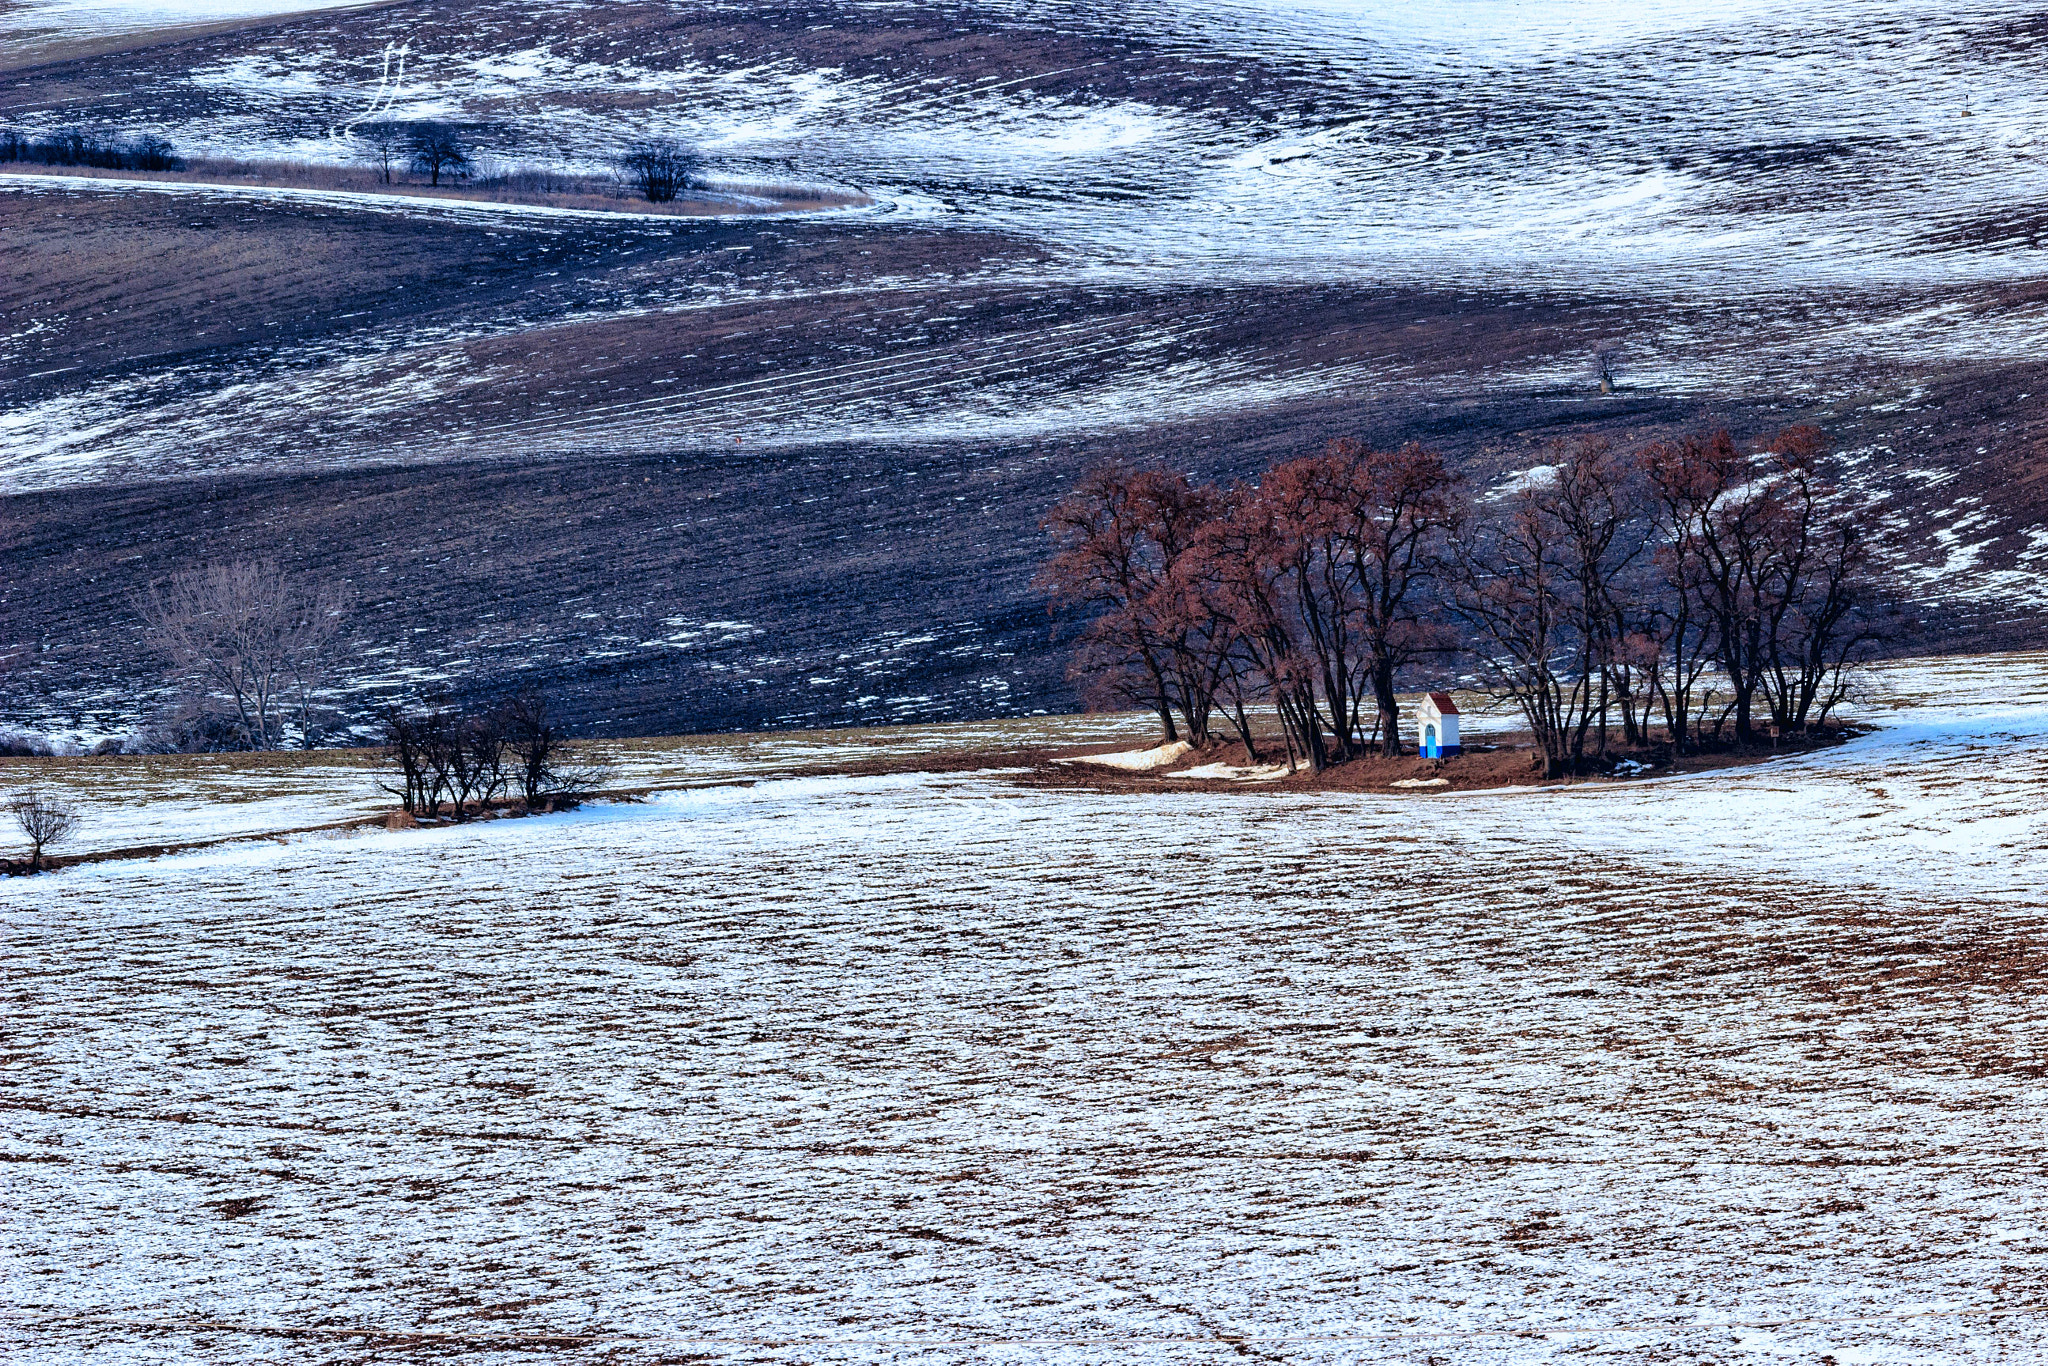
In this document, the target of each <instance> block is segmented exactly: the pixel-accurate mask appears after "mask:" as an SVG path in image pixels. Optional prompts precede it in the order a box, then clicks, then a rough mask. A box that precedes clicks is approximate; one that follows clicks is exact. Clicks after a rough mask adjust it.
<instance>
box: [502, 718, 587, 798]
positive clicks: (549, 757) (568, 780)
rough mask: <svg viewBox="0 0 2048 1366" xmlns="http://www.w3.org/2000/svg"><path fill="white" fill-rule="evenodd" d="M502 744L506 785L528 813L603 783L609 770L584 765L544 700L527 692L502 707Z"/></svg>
mask: <svg viewBox="0 0 2048 1366" xmlns="http://www.w3.org/2000/svg"><path fill="white" fill-rule="evenodd" d="M503 724H504V733H505V744H506V747H507V748H508V749H510V750H511V752H512V766H513V772H512V781H513V782H515V783H516V784H517V785H518V787H519V796H520V800H521V801H523V802H525V803H526V806H527V809H528V810H532V809H534V808H535V807H539V806H542V805H550V806H551V805H553V804H555V803H556V802H560V801H569V802H574V801H577V800H580V799H581V798H583V797H586V796H588V795H590V794H591V793H592V792H595V791H596V790H597V789H598V788H600V787H602V786H603V785H604V782H605V779H606V778H607V777H608V776H609V773H610V770H609V768H608V767H607V766H606V765H605V764H603V763H602V762H594V761H585V760H584V759H583V758H582V757H581V756H580V755H578V754H577V753H576V752H575V751H574V750H572V749H571V748H570V747H569V742H568V735H567V733H566V732H565V731H564V730H563V728H562V727H561V725H559V724H558V723H557V722H556V721H555V720H554V719H553V718H552V717H551V716H550V715H549V713H548V703H547V699H546V698H545V697H542V696H541V695H540V694H538V693H528V694H526V695H524V696H521V697H516V698H514V699H513V700H512V701H511V702H509V703H507V704H506V705H505V708H504V723H503Z"/></svg>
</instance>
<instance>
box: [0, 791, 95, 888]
mask: <svg viewBox="0 0 2048 1366" xmlns="http://www.w3.org/2000/svg"><path fill="white" fill-rule="evenodd" d="M7 814H8V815H9V816H10V817H12V818H13V820H14V825H15V828H16V829H17V830H19V831H21V837H22V838H23V839H25V840H27V841H28V846H29V854H28V863H27V866H26V867H25V868H23V869H22V870H21V871H23V872H29V873H34V872H38V871H40V870H41V869H42V868H43V866H44V865H43V850H44V849H45V848H47V847H48V846H50V845H52V844H61V843H63V842H64V841H65V840H67V839H69V838H71V835H72V832H73V831H75V830H77V829H78V812H77V810H76V809H75V808H73V807H72V806H70V805H69V804H67V803H65V802H63V801H60V800H59V799H57V798H56V797H53V796H51V795H50V794H48V793H47V792H44V791H42V790H40V789H38V788H33V787H31V788H24V789H23V790H21V791H19V792H16V793H15V794H14V795H13V796H11V797H9V798H8V799H7Z"/></svg>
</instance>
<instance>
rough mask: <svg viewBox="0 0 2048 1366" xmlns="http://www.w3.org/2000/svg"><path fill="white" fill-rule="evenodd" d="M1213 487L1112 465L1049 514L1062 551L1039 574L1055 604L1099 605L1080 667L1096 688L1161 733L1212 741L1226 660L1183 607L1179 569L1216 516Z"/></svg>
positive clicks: (1088, 630) (1158, 472)
mask: <svg viewBox="0 0 2048 1366" xmlns="http://www.w3.org/2000/svg"><path fill="white" fill-rule="evenodd" d="M1218 506H1219V504H1218V499H1217V495H1216V493H1215V491H1214V490H1213V489H1209V488H1206V487H1203V486H1200V485H1197V484H1194V483H1193V482H1191V481H1190V480H1189V479H1188V478H1187V477H1186V476H1185V475H1182V474H1178V473H1174V472H1171V471H1166V470H1130V469H1125V468H1122V467H1119V466H1113V465H1112V466H1105V467H1103V468H1100V469H1097V470H1093V471H1091V472H1090V473H1089V474H1088V476H1087V477H1086V478H1085V479H1083V480H1082V481H1081V486H1080V487H1079V488H1077V489H1076V490H1075V491H1074V492H1073V493H1072V494H1071V495H1070V496H1068V497H1067V498H1065V499H1063V500H1061V502H1060V504H1059V505H1058V506H1057V507H1055V508H1054V509H1053V510H1052V512H1051V513H1050V514H1049V515H1048V516H1047V517H1046V519H1045V528H1046V530H1047V531H1048V532H1049V533H1050V534H1051V535H1052V538H1053V540H1054V542H1055V543H1056V545H1057V546H1058V553H1057V554H1055V555H1054V557H1053V559H1052V562H1051V563H1050V564H1049V565H1047V566H1046V568H1045V570H1044V571H1043V572H1042V573H1041V574H1040V575H1039V578H1038V584H1039V586H1040V587H1042V588H1044V589H1046V590H1047V591H1048V592H1049V594H1050V596H1051V598H1052V601H1053V604H1054V605H1055V606H1075V607H1082V608H1089V609H1093V610H1095V611H1096V612H1097V613H1098V615H1097V616H1096V617H1095V618H1094V619H1093V620H1092V621H1090V622H1089V624H1088V626H1087V627H1086V629H1085V630H1084V632H1083V634H1082V650H1081V654H1080V655H1079V656H1078V657H1077V659H1076V661H1075V665H1074V672H1075V673H1076V674H1077V675H1078V676H1082V677H1086V678H1090V679H1091V680H1093V681H1094V682H1095V684H1096V685H1097V687H1098V689H1101V690H1106V691H1110V692H1111V693H1112V694H1113V695H1117V696H1120V697H1123V698H1125V699H1128V700H1130V701H1133V702H1136V703H1138V704H1140V705H1143V706H1146V707H1149V708H1150V709H1151V710H1152V711H1154V712H1155V713H1156V714H1157V715H1158V717H1159V728H1160V731H1161V738H1162V740H1163V741H1164V742H1166V743H1171V742H1172V741H1175V740H1177V739H1179V738H1180V727H1179V726H1177V725H1176V723H1175V716H1176V714H1178V716H1179V718H1180V721H1181V723H1183V724H1184V725H1185V726H1186V729H1187V732H1188V736H1187V738H1188V740H1189V742H1190V743H1192V744H1194V745H1197V746H1205V745H1207V744H1208V743H1209V715H1210V710H1211V708H1212V706H1213V704H1214V701H1215V686H1216V682H1217V680H1218V678H1219V677H1220V665H1219V663H1218V662H1217V661H1216V660H1215V659H1214V658H1213V655H1212V652H1211V650H1210V641H1209V638H1208V636H1207V634H1206V632H1205V630H1204V629H1203V625H1204V624H1203V623H1202V622H1201V621H1200V620H1199V619H1192V618H1190V617H1189V616H1188V615H1187V614H1186V612H1185V610H1184V609H1185V607H1186V605H1187V599H1186V597H1185V595H1184V592H1183V585H1182V584H1181V583H1180V582H1179V581H1178V580H1177V578H1176V572H1175V571H1176V566H1177V565H1178V564H1179V562H1180V560H1181V559H1182V557H1183V556H1185V555H1187V554H1188V553H1189V552H1190V551H1192V550H1193V549H1194V546H1195V544H1196V540H1197V537H1198V536H1199V534H1200V532H1201V529H1202V528H1203V527H1204V526H1205V525H1206V524H1207V523H1209V522H1210V521H1212V520H1213V519H1214V518H1215V516H1216V513H1217V508H1218Z"/></svg>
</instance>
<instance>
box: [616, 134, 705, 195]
mask: <svg viewBox="0 0 2048 1366" xmlns="http://www.w3.org/2000/svg"><path fill="white" fill-rule="evenodd" d="M703 160H704V159H703V158H702V157H701V156H699V155H698V154H697V151H696V149H695V148H693V147H691V146H689V145H688V144H687V143H683V142H679V141H677V140H676V139H674V138H648V139H646V140H645V141H642V142H636V143H634V144H633V145H632V146H630V147H628V148H627V149H626V150H625V152H624V153H623V154H622V155H621V156H620V157H619V163H618V164H619V170H620V171H621V172H622V173H623V174H624V175H625V177H626V179H627V180H628V181H629V182H630V183H631V184H632V186H633V188H634V189H636V190H638V191H639V192H640V193H641V194H642V195H644V196H645V197H646V199H647V201H648V202H649V203H652V204H667V203H669V202H671V201H672V200H674V199H675V197H676V195H677V194H678V193H680V192H681V191H683V190H686V189H688V188H689V187H690V183H691V181H692V179H693V178H694V177H695V176H696V174H697V171H698V169H699V168H700V167H701V166H702V165H703Z"/></svg>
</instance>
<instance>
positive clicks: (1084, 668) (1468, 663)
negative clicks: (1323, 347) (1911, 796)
mask: <svg viewBox="0 0 2048 1366" xmlns="http://www.w3.org/2000/svg"><path fill="white" fill-rule="evenodd" d="M1824 454H1825V450H1824V445H1823V442H1822V439H1821V436H1820V434H1819V433H1818V432H1817V431H1814V430H1813V429H1811V428H1805V427H1795V428H1791V429H1788V430H1786V431H1784V432H1781V433H1779V434H1778V435H1777V436H1776V437H1775V438H1773V439H1772V440H1771V441H1770V442H1768V443H1767V444H1766V445H1765V446H1764V447H1763V448H1762V449H1761V450H1754V451H1744V450H1742V449H1741V448H1739V447H1738V446H1737V444H1736V443H1735V442H1734V441H1733V440H1732V439H1731V438H1730V437H1729V436H1728V435H1727V433H1725V432H1714V433H1707V434H1702V435H1699V436H1694V437H1688V438H1685V439H1683V440H1680V441H1675V442H1663V443H1658V444H1656V445H1653V446H1651V447H1650V448H1648V449H1647V450H1644V451H1641V452H1637V453H1634V454H1628V453H1624V452H1621V451H1618V450H1616V449H1614V448H1613V447H1612V446H1611V445H1609V444H1608V443H1606V442H1603V441H1598V440H1584V441H1578V442H1572V443H1558V444H1556V445H1554V446H1553V447H1551V448H1550V449H1549V451H1548V452H1547V453H1546V455H1547V460H1546V463H1544V464H1542V465H1539V466H1538V467H1537V468H1536V469H1535V470H1533V471H1531V472H1530V474H1529V475H1528V476H1525V477H1524V479H1523V480H1522V482H1521V486H1520V487H1519V488H1518V489H1516V490H1514V491H1513V492H1511V493H1509V494H1507V495H1505V496H1497V497H1494V498H1491V499H1474V498H1472V497H1470V496H1468V495H1467V493H1466V492H1465V490H1464V489H1463V488H1462V487H1461V486H1460V484H1459V482H1458V480H1457V479H1456V477H1455V476H1454V475H1453V473H1452V472H1451V471H1450V469H1449V468H1448V467H1447V466H1446V464H1445V462H1444V461H1443V459H1442V458H1441V457H1440V456H1439V455H1437V454H1436V453H1435V452H1433V451H1429V450H1426V449H1424V448H1422V447H1419V446H1408V447H1405V448H1403V449H1400V450H1396V451H1381V450H1375V449H1373V448H1371V447H1368V446H1365V445H1362V444H1360V443H1357V442H1351V441H1340V442H1336V443H1333V444H1332V445H1331V447H1330V448H1329V449H1328V450H1327V451H1326V452H1324V453H1322V454H1320V455H1315V456H1308V457H1303V458H1300V459H1296V460H1291V461H1288V462H1285V463H1283V464H1280V465H1277V466H1275V467H1274V468H1273V469H1271V470H1268V471H1267V472H1266V474H1265V476H1264V477H1263V478H1262V479H1261V480H1260V481H1259V482H1258V483H1257V484H1256V485H1243V486H1237V487H1232V488H1228V489H1218V488H1214V487H1210V486H1206V485H1202V484H1198V483H1196V482H1194V481H1192V480H1189V479H1187V478H1186V477H1184V476H1182V475H1179V474H1175V473H1171V472H1165V471H1157V470H1129V469H1123V468H1107V469H1102V470H1098V471H1096V472H1094V473H1092V474H1091V475H1089V476H1088V478H1087V479H1086V480H1084V481H1083V483H1082V484H1081V486H1080V487H1079V488H1077V489H1076V490H1075V491H1074V493H1073V494H1072V495H1071V496H1070V497H1068V498H1067V499H1065V500H1064V501H1063V502H1061V503H1060V504H1059V506H1058V507H1056V508H1055V509H1054V511H1053V512H1052V514H1051V515H1050V516H1049V517H1048V519H1047V523H1046V525H1047V529H1048V531H1049V532H1050V533H1051V535H1052V537H1053V539H1054V542H1055V546H1056V549H1055V554H1054V557H1053V559H1052V561H1051V563H1050V564H1049V565H1048V567H1047V569H1046V571H1045V573H1044V574H1043V575H1042V576H1041V584H1042V586H1043V587H1045V588H1046V589H1047V590H1048V591H1049V593H1050V595H1051V597H1052V599H1053V601H1054V603H1055V605H1057V606H1066V607H1070V608H1079V609H1082V610H1084V611H1086V612H1088V613H1089V614H1090V620H1089V622H1088V625H1087V626H1086V628H1085V629H1084V631H1083V633H1082V636H1081V640H1080V650H1079V653H1078V655H1077V658H1076V662H1075V672H1076V674H1077V676H1079V677H1082V678H1083V679H1085V680H1086V681H1087V683H1088V684H1089V686H1090V688H1091V690H1092V692H1093V695H1094V696H1095V698H1096V699H1097V700H1111V699H1115V700H1121V701H1124V702H1126V703H1130V704H1136V705H1140V706H1143V707H1146V708H1148V709H1150V710H1152V711H1154V712H1156V714H1157V715H1158V716H1159V718H1160V726H1161V730H1162V733H1163V735H1164V738H1165V739H1167V740H1174V739H1177V738H1180V737H1182V736H1183V735H1184V736H1185V737H1186V739H1187V740H1188V741H1189V742H1190V743H1192V744H1194V745H1196V746H1207V745H1209V744H1211V743H1214V742H1215V741H1216V740H1217V739H1219V738H1220V735H1219V732H1218V725H1217V721H1216V718H1218V717H1220V718H1222V721H1223V722H1224V723H1225V724H1227V725H1228V727H1229V728H1230V729H1231V730H1234V731H1235V732H1236V734H1237V737H1238V738H1239V739H1240V740H1241V741H1242V742H1243V743H1244V744H1245V746H1246V748H1247V750H1248V751H1249V753H1250V754H1251V756H1252V757H1253V758H1254V759H1255V760H1256V759H1257V757H1258V755H1259V749H1258V743H1257V740H1256V737H1255V736H1254V734H1253V731H1252V726H1251V723H1250V714H1251V711H1252V709H1253V708H1255V707H1258V708H1270V709H1271V710H1272V712H1273V713H1274V714H1275V715H1277V717H1278V719H1279V722H1280V731H1281V736H1282V743H1283V745H1284V747H1285V749H1286V751H1287V758H1288V760H1289V762H1290V763H1307V764H1309V765H1310V766H1312V767H1316V768H1321V767H1323V766H1325V765H1327V764H1331V763H1337V762H1341V761H1343V760H1345V759H1348V758H1351V757H1353V756H1355V755H1358V754H1362V753H1367V752H1378V753H1380V754H1384V755H1393V754H1398V753H1400V752H1401V740H1400V734H1399V729H1398V711H1397V706H1396V701H1395V685H1396V681H1397V679H1398V678H1399V676H1400V675H1401V674H1402V673H1403V671H1404V670H1407V669H1409V668H1410V667H1411V666H1412V665H1414V664H1416V663H1417V662H1418V661H1421V660H1423V659H1426V658H1435V659H1439V660H1442V661H1444V662H1445V663H1446V664H1448V663H1450V661H1452V660H1454V659H1457V660H1462V661H1463V662H1464V667H1465V668H1466V669H1467V670H1468V671H1469V673H1470V675H1471V676H1473V677H1475V678H1476V680H1477V682H1478V684H1479V685H1480V686H1481V687H1482V688H1484V689H1486V690H1487V691H1489V692H1491V693H1492V694H1493V695H1495V696H1496V697H1499V698H1501V699H1504V700H1508V701H1511V702H1512V703H1513V704H1514V705H1515V706H1516V707H1517V709H1518V710H1519V711H1520V712H1521V714H1522V716H1523V718H1524V720H1525V721H1526V722H1527V724H1528V727H1529V730H1530V732H1531V734H1532V735H1533V736H1534V739H1535V741H1536V746H1537V749H1538V751H1539V753H1540V755H1541V759H1542V762H1543V766H1544V768H1545V770H1546V772H1548V773H1549V774H1551V775H1553V776H1555V775H1557V774H1562V773H1566V772H1575V771H1580V770H1582V769H1584V768H1585V767H1587V766H1588V765H1589V764H1597V763H1604V762H1605V761H1606V760H1607V759H1608V757H1609V751H1610V745H1611V743H1612V742H1613V739H1614V738H1615V736H1614V732H1615V731H1616V730H1617V729H1618V730H1619V732H1620V735H1619V739H1620V742H1621V744H1623V745H1624V746H1628V747H1637V746H1643V745H1648V744H1650V743H1652V731H1653V726H1655V725H1656V724H1657V723H1659V722H1661V726H1662V730H1663V732H1664V740H1665V742H1667V743H1669V744H1671V745H1672V746H1673V747H1674V748H1676V749H1680V750H1687V749H1697V748H1699V747H1700V746H1702V745H1707V744H1716V743H1720V742H1721V741H1722V738H1723V732H1724V729H1725V728H1726V727H1727V726H1728V724H1729V722H1730V720H1731V719H1732V721H1733V736H1732V738H1733V740H1734V742H1735V743H1737V744H1741V745H1749V744H1753V743H1755V742H1756V741H1757V740H1758V739H1759V738H1760V735H1761V729H1760V727H1759V724H1758V719H1757V713H1758V708H1759V706H1761V707H1762V708H1763V709H1765V710H1767V712H1768V715H1769V720H1770V724H1771V726H1772V727H1774V728H1775V729H1776V731H1778V732H1779V733H1792V732H1800V731H1806V730H1808V729H1810V728H1812V727H1814V726H1817V725H1821V724H1824V723H1825V722H1826V720H1827V718H1828V716H1829V715H1830V713H1831V712H1832V711H1833V709H1834V708H1835V707H1836V706H1837V705H1838V704H1839V703H1840V702H1841V700H1842V698H1843V695H1844V692H1845V689H1846V683H1845V681H1844V679H1845V666H1846V665H1847V664H1848V662H1849V661H1850V660H1851V659H1852V658H1853V657H1854V656H1855V654H1856V652H1857V650H1858V649H1859V648H1860V647H1862V646H1864V645H1866V644H1867V643H1869V642H1870V641H1871V640H1872V639H1873V638H1874V633H1875V629H1876V627H1875V623H1876V615H1875V607H1876V603H1877V601H1878V597H1879V591H1878V590H1879V584H1878V583H1877V581H1876V576H1875V575H1874V573H1873V571H1872V566H1871V564H1870V556H1869V547H1868V544H1867V540H1866V538H1865V536H1864V534H1863V532H1862V531H1861V529H1860V528H1861V525H1862V523H1861V521H1860V520H1859V518H1858V516H1857V511H1858V510H1857V509H1856V508H1854V507H1853V506H1852V505H1850V504H1849V503H1848V502H1847V501H1845V500H1844V499H1843V497H1842V496H1841V495H1840V494H1839V491H1838V490H1836V489H1834V488H1833V487H1832V486H1830V485H1829V484H1828V483H1827V482H1826V481H1825V479H1824V478H1823V476H1822V464H1823V457H1824Z"/></svg>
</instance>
